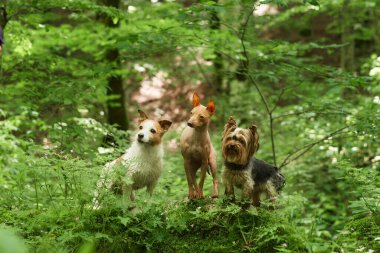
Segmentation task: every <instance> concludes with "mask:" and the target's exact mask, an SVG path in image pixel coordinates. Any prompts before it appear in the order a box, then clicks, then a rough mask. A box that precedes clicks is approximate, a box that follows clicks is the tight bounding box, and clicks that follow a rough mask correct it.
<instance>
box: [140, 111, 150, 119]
mask: <svg viewBox="0 0 380 253" xmlns="http://www.w3.org/2000/svg"><path fill="white" fill-rule="evenodd" d="M138 112H139V114H140V119H139V121H144V120H146V119H148V116H147V115H146V113H145V112H143V111H141V110H138Z"/></svg>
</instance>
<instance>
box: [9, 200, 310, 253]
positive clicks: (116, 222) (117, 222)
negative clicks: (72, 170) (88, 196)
mask: <svg viewBox="0 0 380 253" xmlns="http://www.w3.org/2000/svg"><path fill="white" fill-rule="evenodd" d="M115 200H116V199H115ZM109 204H110V202H109ZM117 205H118V204H117V200H116V202H115V203H114V204H113V205H110V206H106V207H103V208H101V209H99V210H92V209H90V208H88V209H85V210H82V213H80V212H78V210H76V209H69V208H65V207H63V206H62V207H57V206H56V207H50V208H49V209H46V210H29V211H18V212H13V213H12V212H9V213H6V214H5V216H3V217H2V218H4V219H5V220H6V221H7V222H6V223H7V226H8V227H15V228H18V231H19V233H20V234H21V235H22V236H23V237H24V238H27V243H28V244H29V247H30V248H31V249H32V252H52V251H53V250H54V251H57V252H73V251H78V250H79V251H80V252H81V249H96V251H95V252H146V251H148V252H149V251H151V252H194V251H196V252H206V251H207V252H306V251H307V245H306V243H305V242H306V241H305V238H303V237H302V234H300V233H299V232H297V228H296V227H295V226H294V224H292V223H291V222H290V221H289V219H288V217H286V213H284V212H283V211H282V210H281V209H278V210H268V209H267V208H260V209H255V208H249V209H244V208H242V207H241V206H240V205H239V204H234V203H225V202H224V200H223V199H220V200H210V199H205V200H200V201H193V202H187V201H180V202H176V201H174V202H168V203H167V204H164V203H163V202H158V201H155V200H151V201H140V202H138V203H136V204H134V206H133V207H131V206H130V207H129V208H125V207H121V206H117ZM90 252H92V251H90Z"/></svg>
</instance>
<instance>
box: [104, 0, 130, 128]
mask: <svg viewBox="0 0 380 253" xmlns="http://www.w3.org/2000/svg"><path fill="white" fill-rule="evenodd" d="M101 1H102V3H103V4H104V5H105V6H107V7H114V8H119V6H120V0H101ZM101 21H102V22H103V23H104V24H105V25H106V26H107V27H110V28H117V27H118V26H119V21H116V22H114V20H112V18H111V17H109V16H104V15H103V16H102V17H101ZM106 60H107V61H108V62H109V63H110V64H111V65H112V66H113V69H120V68H121V62H120V58H119V50H118V49H117V48H110V49H108V50H107V52H106ZM107 95H108V96H110V97H112V98H115V99H112V100H111V101H108V102H107V109H108V123H110V124H117V125H118V127H119V128H120V129H121V130H127V129H128V117H127V110H126V106H125V104H126V97H125V94H124V88H123V79H122V77H121V76H120V75H119V74H112V75H110V76H109V77H108V88H107Z"/></svg>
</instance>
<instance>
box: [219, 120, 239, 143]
mask: <svg viewBox="0 0 380 253" xmlns="http://www.w3.org/2000/svg"><path fill="white" fill-rule="evenodd" d="M236 127H237V125H236V120H235V119H234V117H232V116H230V118H229V119H228V121H227V123H226V124H225V125H224V131H223V136H222V140H223V138H224V136H225V135H226V134H227V133H229V132H230V130H233V129H235V128H236Z"/></svg>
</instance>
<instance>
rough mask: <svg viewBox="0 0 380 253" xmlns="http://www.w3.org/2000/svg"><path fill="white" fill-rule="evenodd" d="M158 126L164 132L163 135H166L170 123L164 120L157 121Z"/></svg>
mask: <svg viewBox="0 0 380 253" xmlns="http://www.w3.org/2000/svg"><path fill="white" fill-rule="evenodd" d="M158 124H160V126H161V127H162V129H163V130H164V133H166V132H167V131H168V130H169V127H170V126H171V125H172V122H171V121H169V120H166V119H164V120H160V121H158Z"/></svg>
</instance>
